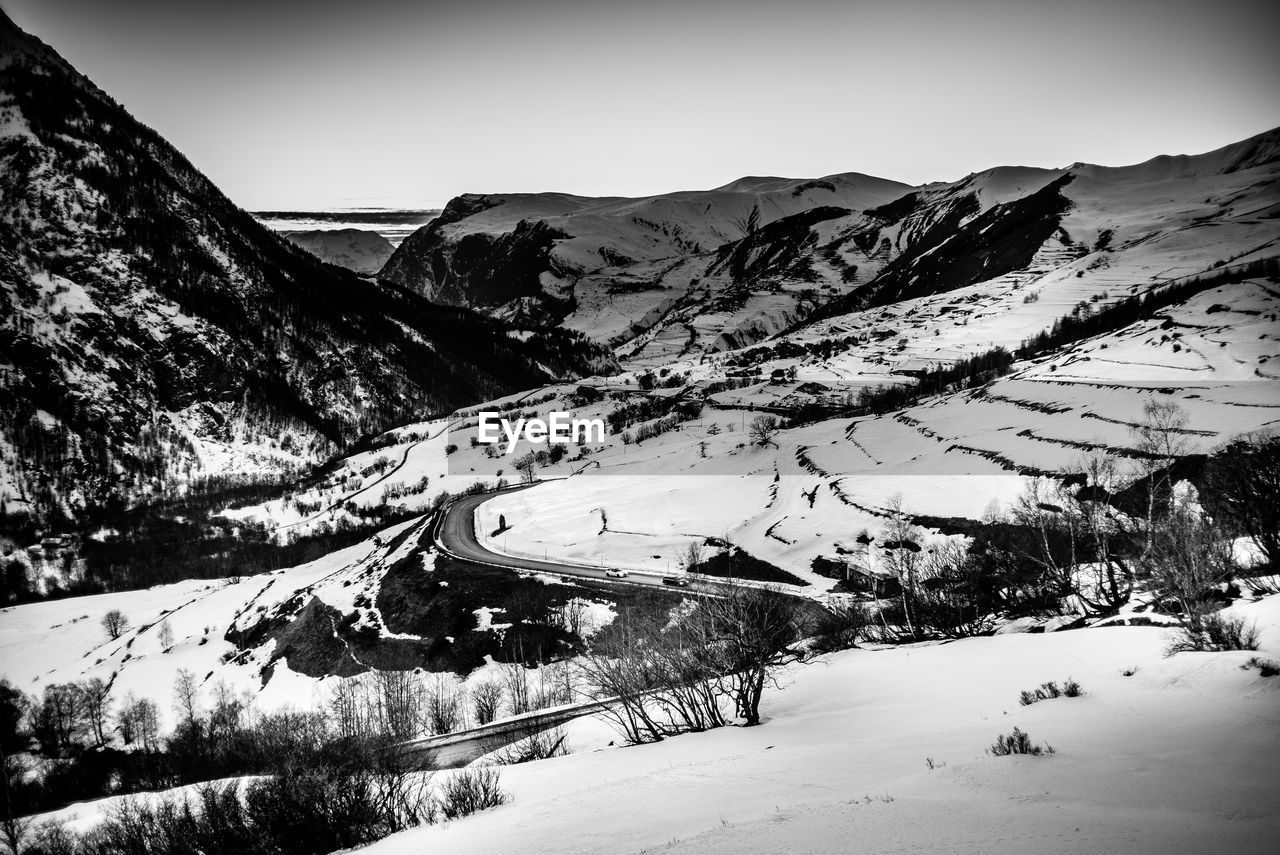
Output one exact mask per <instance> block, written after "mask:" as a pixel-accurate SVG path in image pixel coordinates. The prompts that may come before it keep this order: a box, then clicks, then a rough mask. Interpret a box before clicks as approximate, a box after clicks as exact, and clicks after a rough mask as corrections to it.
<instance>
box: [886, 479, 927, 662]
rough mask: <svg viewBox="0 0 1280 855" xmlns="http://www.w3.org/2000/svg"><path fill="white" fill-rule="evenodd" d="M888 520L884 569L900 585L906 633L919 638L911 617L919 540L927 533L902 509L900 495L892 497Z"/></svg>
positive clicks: (918, 563)
mask: <svg viewBox="0 0 1280 855" xmlns="http://www.w3.org/2000/svg"><path fill="white" fill-rule="evenodd" d="M888 510H889V521H888V522H887V523H886V524H885V527H884V529H883V530H882V531H881V533H880V543H881V545H882V546H883V547H884V560H883V566H884V568H885V569H886V570H888V571H889V572H891V573H893V574H894V575H895V576H896V577H897V579H898V583H899V585H900V586H901V589H902V593H901V600H902V614H903V620H904V621H905V622H906V625H907V633H908V634H909V635H910V636H911V637H913V638H914V637H916V635H917V632H918V629H917V627H916V621H915V619H914V617H913V615H912V611H913V608H912V606H913V593H914V591H915V590H916V587H917V585H918V584H919V580H918V578H917V577H918V575H919V570H920V563H921V558H920V552H921V549H922V547H921V546H920V541H921V540H923V538H924V532H922V531H921V530H920V529H919V528H917V527H916V526H915V525H914V524H912V522H911V517H910V516H909V515H908V514H907V513H906V511H905V510H903V507H902V496H901V494H898V495H895V496H892V497H890V499H889V504H888Z"/></svg>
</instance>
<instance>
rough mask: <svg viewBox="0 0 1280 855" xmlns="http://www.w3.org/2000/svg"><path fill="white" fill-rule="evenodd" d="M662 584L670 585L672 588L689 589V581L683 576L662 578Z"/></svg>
mask: <svg viewBox="0 0 1280 855" xmlns="http://www.w3.org/2000/svg"><path fill="white" fill-rule="evenodd" d="M662 584H664V585H670V586H671V587H673V588H687V587H689V580H688V579H686V578H684V577H683V576H663V577H662Z"/></svg>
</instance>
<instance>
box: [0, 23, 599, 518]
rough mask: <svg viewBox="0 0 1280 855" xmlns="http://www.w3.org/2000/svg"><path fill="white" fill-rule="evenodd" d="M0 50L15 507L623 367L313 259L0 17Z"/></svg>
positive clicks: (6, 436) (2, 344)
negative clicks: (556, 379)
mask: <svg viewBox="0 0 1280 855" xmlns="http://www.w3.org/2000/svg"><path fill="white" fill-rule="evenodd" d="M0 51H2V52H0V310H2V312H3V321H0V395H3V397H4V399H5V406H4V408H3V414H0V492H2V493H3V496H2V497H0V498H3V500H4V502H5V505H6V507H5V510H7V511H9V512H11V513H12V512H14V511H16V510H24V509H25V510H32V509H37V506H39V507H38V510H40V511H41V512H42V513H47V512H49V511H51V510H54V509H55V508H57V509H61V510H63V511H68V510H71V509H73V508H76V507H82V506H84V505H87V504H94V503H100V502H105V501H109V500H112V499H116V500H122V499H130V498H136V497H138V496H140V495H144V494H146V493H148V492H151V491H155V490H160V489H163V488H165V487H166V486H168V485H172V484H173V483H175V482H180V481H183V480H188V479H191V478H194V477H199V476H201V475H210V474H218V473H219V472H221V471H238V472H241V473H244V472H246V471H248V472H253V471H255V470H256V471H279V470H281V469H287V468H289V467H290V466H294V465H297V464H301V463H305V462H307V461H309V460H313V459H315V458H316V457H317V456H319V455H320V454H323V453H327V452H329V451H331V450H333V449H334V448H335V446H339V445H341V444H343V443H345V442H348V441H349V440H351V439H353V438H354V437H356V436H359V435H361V434H363V433H367V432H371V431H376V430H379V429H382V428H385V427H388V426H390V425H392V424H395V423H399V422H404V421H408V420H411V419H414V418H421V417H422V416H423V415H425V414H429V413H433V412H441V411H448V410H451V409H453V408H454V407H456V406H459V405H461V404H464V403H468V402H471V401H474V400H477V399H483V398H485V397H490V396H493V395H495V394H500V393H505V392H508V391H512V390H515V389H519V388H527V387H530V386H535V385H538V384H540V383H543V382H546V381H547V380H549V379H551V378H553V377H556V376H565V375H571V374H575V373H580V372H582V371H583V370H600V369H607V368H608V367H609V365H610V360H609V359H608V357H607V356H603V355H602V354H601V352H600V351H599V350H597V349H596V348H594V347H593V346H591V345H588V344H587V343H586V342H585V341H583V340H582V339H581V338H579V337H576V336H573V335H571V334H566V333H564V332H561V331H547V332H543V333H541V334H539V335H537V336H534V337H531V338H530V339H529V340H528V341H520V340H517V339H516V338H514V337H512V336H510V335H509V334H508V333H507V332H506V331H505V329H503V328H502V327H500V326H499V325H497V324H495V323H494V322H492V321H490V320H487V319H483V318H480V317H478V316H476V315H474V314H473V313H471V312H470V311H468V310H465V309H459V308H450V307H441V306H438V305H434V304H432V303H431V302H429V301H427V300H426V299H424V298H422V297H421V296H420V295H418V294H415V293H412V292H409V291H407V290H403V289H400V288H397V287H394V286H387V285H379V284H374V283H371V282H368V281H366V280H362V279H360V278H359V277H357V276H355V275H353V274H351V273H349V272H348V271H345V270H342V269H340V268H337V267H333V266H330V265H326V264H323V263H321V262H319V261H318V260H316V259H315V258H314V257H312V256H311V255H309V254H308V253H305V252H303V251H301V250H299V249H297V248H296V247H294V246H292V245H291V244H289V243H288V242H287V241H285V240H284V239H283V238H281V237H279V236H277V235H275V234H273V233H271V232H270V231H268V230H267V229H265V228H264V227H262V226H261V225H259V224H258V223H257V222H256V221H255V220H254V219H253V218H252V217H251V216H250V215H249V214H247V213H245V212H244V211H242V210H240V209H239V208H237V207H236V206H235V205H234V204H233V203H232V202H231V201H230V200H228V199H227V198H226V196H224V195H223V194H222V193H221V192H219V191H218V190H217V188H216V187H214V186H213V185H212V184H211V183H210V182H209V181H208V180H207V179H206V178H205V177H204V176H203V175H201V174H200V173H199V172H198V171H197V170H196V169H195V168H194V167H193V166H192V165H191V164H190V163H189V162H188V161H187V160H186V159H185V158H184V157H183V156H182V155H181V154H180V153H179V152H178V151H176V150H175V149H174V148H173V147H172V146H170V145H169V144H168V143H166V142H165V141H164V140H163V139H162V138H161V137H160V136H159V135H158V134H156V133H155V132H154V131H152V130H151V129H149V128H147V127H145V126H143V125H141V124H140V123H138V122H137V121H136V120H134V119H133V118H132V117H131V116H130V115H129V114H128V112H126V111H125V110H124V109H123V108H122V107H121V106H120V105H119V104H117V103H116V102H115V101H113V100H112V99H111V98H110V97H108V96H107V95H106V94H104V93H103V92H102V91H100V90H99V89H97V88H96V87H95V86H94V85H93V84H92V83H90V82H89V81H88V80H87V79H85V78H84V77H83V76H82V75H80V74H78V73H77V72H76V71H75V70H74V69H73V68H72V67H71V66H70V65H68V64H67V63H66V62H65V61H64V60H62V59H61V58H60V57H59V56H58V55H57V54H56V53H55V52H54V51H53V50H52V49H50V48H48V47H47V46H46V45H44V44H43V43H41V42H40V41H39V40H37V39H34V38H33V37H31V36H29V35H27V34H25V33H23V32H22V31H20V30H19V29H17V27H16V26H14V24H13V23H12V22H11V21H9V20H8V18H7V17H4V16H3V15H2V14H0Z"/></svg>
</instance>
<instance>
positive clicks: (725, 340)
mask: <svg viewBox="0 0 1280 855" xmlns="http://www.w3.org/2000/svg"><path fill="white" fill-rule="evenodd" d="M1278 140H1280V131H1270V132H1267V133H1264V134H1261V135H1259V136H1257V137H1254V138H1252V139H1249V140H1245V141H1243V142H1240V143H1236V144H1233V145H1230V146H1226V147H1224V148H1222V149H1219V150H1217V151H1213V152H1209V153H1207V154H1202V155H1196V156H1182V157H1161V158H1156V159H1154V160H1152V161H1150V162H1148V163H1143V164H1138V165H1136V166H1130V167H1099V166H1093V165H1088V164H1075V165H1073V166H1071V167H1068V168H1064V169H1059V170H1047V169H1032V168H1025V167H998V168H994V169H990V170H987V171H985V172H981V173H977V174H974V175H970V176H968V177H966V178H964V179H962V180H960V181H956V182H951V183H935V184H930V185H926V186H922V187H914V188H913V187H909V186H907V185H903V184H899V183H896V182H892V181H885V180H882V179H874V178H870V177H868V176H864V175H859V174H856V173H849V174H845V175H836V176H827V177H825V178H820V179H815V180H811V181H802V180H790V179H762V178H751V179H741V180H739V181H736V182H734V183H732V184H729V185H726V186H724V187H721V188H717V189H715V190H709V191H689V192H683V193H673V194H668V195H664V196H655V197H650V198H645V199H612V198H611V199H587V198H582V197H574V196H565V195H562V194H551V193H545V194H536V195H520V194H511V195H483V196H481V195H469V196H462V197H459V198H457V199H455V200H453V202H451V203H450V204H449V206H448V207H447V208H446V210H445V211H444V213H443V214H442V215H441V216H440V217H439V218H438V219H437V220H435V221H433V222H432V223H430V224H428V225H427V226H424V227H423V228H422V229H420V230H419V231H418V232H417V233H415V234H414V235H412V236H411V237H410V238H409V239H407V240H406V241H405V242H404V243H403V244H402V245H401V247H400V248H399V249H398V250H397V252H396V254H395V256H393V257H392V259H391V261H390V262H388V264H387V266H386V268H384V270H383V273H382V274H381V275H382V277H383V278H384V279H386V280H387V281H391V282H395V283H397V284H402V285H405V286H408V287H411V288H414V289H417V290H420V291H422V292H423V293H426V294H428V295H429V296H431V297H432V298H433V299H437V300H441V301H445V302H449V303H454V304H459V305H468V306H475V307H477V308H481V309H484V310H485V311H487V312H489V313H491V314H494V315H497V316H500V317H511V318H519V319H521V320H523V321H530V322H535V323H559V324H561V325H563V326H565V327H567V328H569V329H574V330H579V331H582V332H584V333H587V334H588V335H590V336H592V337H594V338H596V339H598V340H600V341H605V342H608V343H609V344H611V345H613V346H614V347H615V348H616V351H617V353H618V355H619V356H620V357H622V358H625V359H629V360H632V361H635V362H637V363H643V364H649V365H660V364H664V363H667V362H670V361H672V360H675V359H678V358H681V357H686V356H689V357H695V356H697V355H699V354H703V353H708V352H716V351H727V350H732V349H734V348H737V347H741V346H743V345H748V344H751V343H754V342H756V341H759V340H761V339H764V338H768V337H770V336H773V335H775V334H777V333H779V332H781V331H783V330H785V329H788V328H790V327H793V326H795V325H797V324H800V323H802V322H810V323H812V322H814V321H817V320H831V319H833V318H835V317H838V316H843V315H846V314H848V313H849V312H850V311H852V310H857V309H864V308H868V307H877V306H888V305H892V304H897V303H901V302H902V301H904V300H910V299H915V298H921V297H928V296H933V295H944V296H945V295H950V294H953V293H954V294H955V295H956V297H957V298H963V297H964V296H966V292H965V289H966V288H976V289H978V290H979V291H980V292H981V293H982V294H983V295H985V296H988V297H990V298H992V299H995V298H997V297H1000V296H1002V295H1006V294H1008V293H1009V292H1012V291H1018V292H1019V293H1018V295H1017V296H1018V298H1019V299H1021V298H1023V297H1026V296H1028V295H1031V294H1037V293H1038V292H1039V291H1040V290H1042V289H1043V288H1046V287H1048V288H1050V290H1054V286H1061V288H1059V289H1058V290H1066V289H1069V288H1076V289H1079V290H1080V291H1081V292H1082V293H1084V294H1085V295H1086V296H1087V295H1092V294H1097V293H1101V292H1107V293H1110V294H1113V295H1114V294H1117V293H1123V294H1131V293H1135V292H1141V291H1144V290H1146V289H1148V288H1150V287H1152V286H1153V285H1156V284H1158V283H1160V282H1163V281H1166V280H1168V279H1171V278H1175V277H1177V276H1179V275H1185V274H1189V273H1193V272H1198V271H1200V270H1203V269H1205V268H1207V267H1208V266H1209V265H1211V264H1214V263H1215V262H1223V263H1226V262H1230V261H1235V260H1239V259H1245V258H1249V257H1260V256H1267V255H1274V254H1275V249H1276V246H1275V242H1276V240H1277V236H1276V233H1275V227H1274V215H1275V206H1276V205H1277V204H1278V203H1280V198H1278V197H1277V190H1276V173H1277V171H1278V170H1280V160H1278V156H1277V152H1278ZM1067 279H1074V281H1073V282H1071V283H1069V284H1068V283H1066V281H1065V280H1067ZM941 302H946V303H951V302H955V300H953V299H949V300H942V301H940V303H941ZM1046 309H1047V307H1039V309H1038V310H1033V313H1034V312H1036V311H1039V312H1044V311H1045V310H1046ZM966 314H967V313H966Z"/></svg>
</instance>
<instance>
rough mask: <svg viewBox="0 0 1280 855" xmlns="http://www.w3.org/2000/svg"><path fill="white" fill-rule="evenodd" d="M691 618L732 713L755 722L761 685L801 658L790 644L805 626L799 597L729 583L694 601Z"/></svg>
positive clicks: (798, 652)
mask: <svg viewBox="0 0 1280 855" xmlns="http://www.w3.org/2000/svg"><path fill="white" fill-rule="evenodd" d="M695 621H696V622H697V625H698V627H699V630H700V635H701V636H702V638H701V639H700V641H701V643H702V644H703V645H705V649H706V650H707V651H708V652H710V654H711V656H712V661H713V663H714V664H713V668H714V669H715V670H716V671H717V672H718V673H720V674H723V675H725V677H726V679H727V681H728V692H729V695H730V697H731V699H732V700H733V703H734V705H735V707H736V709H737V713H738V715H739V716H740V717H741V718H742V719H743V721H744V723H745V724H746V725H748V726H750V725H755V724H759V723H760V699H761V697H762V696H763V694H764V690H765V688H766V686H768V685H771V684H776V675H777V674H778V672H779V671H780V670H781V669H783V668H785V667H786V666H787V665H789V664H791V663H793V662H798V661H800V660H801V659H802V658H803V654H802V653H801V652H800V651H799V650H798V649H797V648H796V647H795V643H796V642H797V641H799V640H800V639H801V638H802V637H803V635H804V633H805V630H806V629H807V626H806V624H805V621H804V620H803V619H802V612H801V607H800V603H799V601H798V600H797V599H796V598H795V597H791V596H787V595H786V594H783V593H781V592H779V591H774V590H770V589H768V588H734V589H732V592H731V593H730V594H728V595H726V596H723V597H714V598H708V599H705V600H703V601H702V602H700V603H699V604H698V609H697V611H696V612H695Z"/></svg>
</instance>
